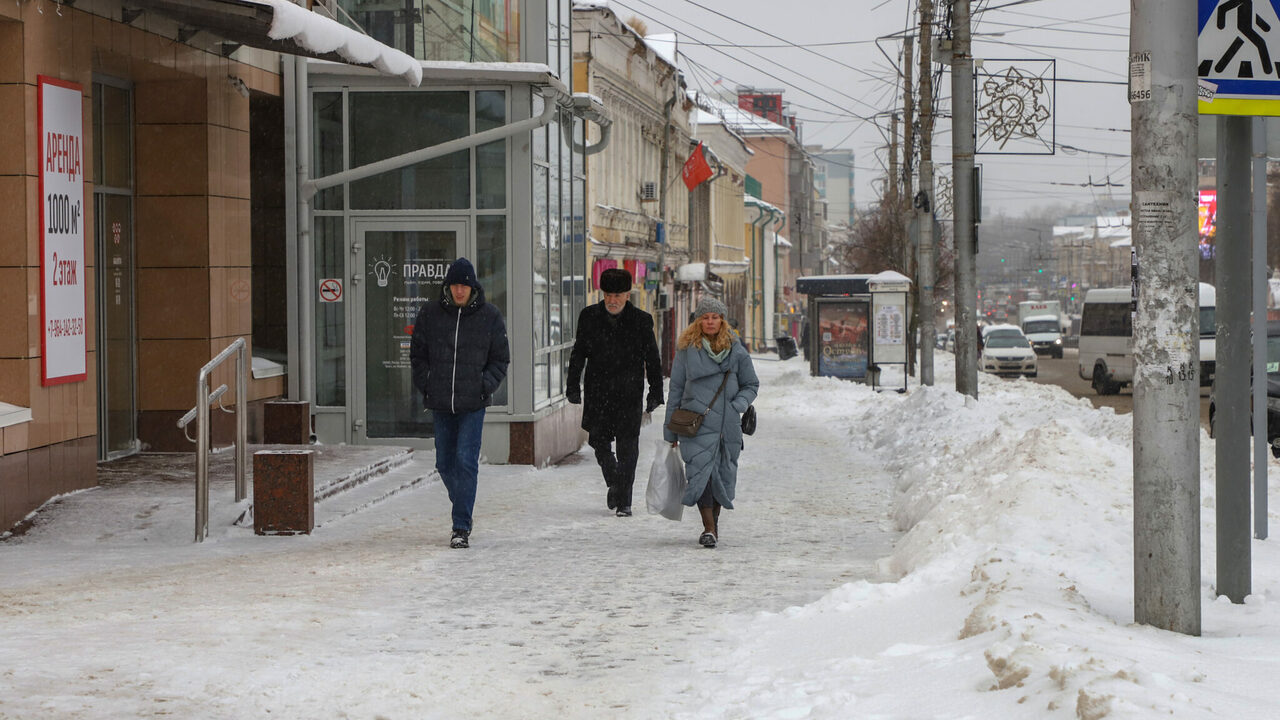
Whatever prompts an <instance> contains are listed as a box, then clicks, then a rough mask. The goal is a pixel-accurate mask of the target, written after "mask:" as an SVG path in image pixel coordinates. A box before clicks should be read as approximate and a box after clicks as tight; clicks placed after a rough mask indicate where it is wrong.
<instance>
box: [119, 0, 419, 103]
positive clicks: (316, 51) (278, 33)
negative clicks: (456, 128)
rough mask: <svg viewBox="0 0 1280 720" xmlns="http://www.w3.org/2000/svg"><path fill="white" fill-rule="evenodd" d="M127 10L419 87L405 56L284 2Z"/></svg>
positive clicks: (219, 0) (202, 0) (162, 3)
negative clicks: (359, 67) (372, 71)
mask: <svg viewBox="0 0 1280 720" xmlns="http://www.w3.org/2000/svg"><path fill="white" fill-rule="evenodd" d="M129 5H130V6H131V7H135V8H140V9H143V10H153V11H155V12H157V13H160V14H162V15H166V16H168V17H171V18H173V19H174V20H177V21H178V22H179V23H180V24H182V25H185V26H189V27H191V28H192V29H197V30H207V31H209V32H211V33H213V34H214V35H217V36H219V37H222V38H225V39H227V40H230V41H232V42H236V43H240V44H241V45H248V46H249V47H255V48H261V49H263V50H274V51H276V52H281V53H286V54H289V55H303V56H306V57H313V58H318V59H320V60H330V61H334V62H341V63H348V64H352V65H365V66H368V67H372V68H376V69H377V70H379V71H380V72H383V73H386V74H387V75H396V76H399V77H402V78H404V79H405V80H406V81H407V82H408V83H409V84H410V85H418V84H420V83H421V82H422V64H421V63H420V62H418V61H417V60H415V59H413V58H412V57H410V56H409V55H407V54H405V53H403V52H400V51H399V50H396V49H395V48H392V47H390V46H388V45H385V44H383V43H380V42H378V41H377V40H374V39H373V38H371V37H369V36H368V35H365V34H363V33H360V32H358V31H356V30H353V29H351V28H349V27H346V26H345V25H342V24H340V23H338V22H336V21H334V20H332V19H330V18H327V17H324V16H323V15H320V14H318V13H314V12H311V11H310V10H307V9H306V8H303V7H301V6H298V5H294V4H293V3H291V2H288V1H287V0H129Z"/></svg>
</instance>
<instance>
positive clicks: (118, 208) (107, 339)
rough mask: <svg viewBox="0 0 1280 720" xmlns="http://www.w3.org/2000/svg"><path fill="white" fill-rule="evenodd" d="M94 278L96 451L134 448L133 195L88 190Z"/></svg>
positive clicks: (107, 455)
mask: <svg viewBox="0 0 1280 720" xmlns="http://www.w3.org/2000/svg"><path fill="white" fill-rule="evenodd" d="M94 217H96V218H97V223H96V224H97V228H96V229H97V233H96V235H97V238H96V241H97V259H98V266H97V276H98V277H97V283H98V297H97V301H98V428H99V430H98V445H99V447H98V456H99V457H100V458H102V459H104V460H110V459H113V458H116V457H120V456H122V455H128V454H130V453H134V452H137V450H138V423H137V417H138V414H137V387H136V385H137V374H136V372H135V361H134V348H135V347H136V346H135V338H134V325H133V313H134V301H133V198H132V197H130V196H128V195H106V194H102V193H98V194H95V196H94Z"/></svg>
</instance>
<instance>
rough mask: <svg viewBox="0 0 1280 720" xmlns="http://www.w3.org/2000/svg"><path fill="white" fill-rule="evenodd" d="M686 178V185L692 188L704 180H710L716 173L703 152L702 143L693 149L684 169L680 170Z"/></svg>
mask: <svg viewBox="0 0 1280 720" xmlns="http://www.w3.org/2000/svg"><path fill="white" fill-rule="evenodd" d="M680 175H681V177H683V178H684V185H685V187H687V188H689V189H690V190H692V189H694V188H696V187H698V186H699V185H701V184H702V183H703V182H705V181H707V180H710V179H711V176H712V175H715V173H714V172H713V171H712V170H711V166H710V165H708V164H707V157H706V155H705V154H704V153H703V152H702V143H698V147H696V148H694V149H693V152H692V153H690V154H689V159H688V160H686V161H685V163H684V170H682V171H681V172H680Z"/></svg>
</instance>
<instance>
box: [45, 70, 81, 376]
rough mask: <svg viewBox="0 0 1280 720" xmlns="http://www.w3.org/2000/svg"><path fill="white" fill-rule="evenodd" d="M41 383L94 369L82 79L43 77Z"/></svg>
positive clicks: (79, 374) (78, 374)
mask: <svg viewBox="0 0 1280 720" xmlns="http://www.w3.org/2000/svg"><path fill="white" fill-rule="evenodd" d="M37 83H38V85H37V90H36V123H37V132H38V133H39V143H40V144H39V149H38V154H37V155H38V159H39V164H40V175H39V178H40V277H41V282H40V323H41V333H40V350H41V352H40V356H41V363H40V364H41V383H42V384H44V385H46V386H47V385H59V384H62V383H70V382H79V381H82V380H84V379H85V377H86V376H87V370H86V363H87V354H86V351H87V346H86V340H85V333H86V331H87V323H86V317H85V315H86V309H85V284H86V282H87V281H88V277H87V271H86V267H85V255H84V242H85V241H84V238H85V235H84V233H85V212H84V170H85V158H84V108H83V90H82V88H81V86H80V85H78V84H76V83H71V82H66V81H63V80H58V79H55V78H49V77H45V76H43V75H41V76H39V77H38V78H37Z"/></svg>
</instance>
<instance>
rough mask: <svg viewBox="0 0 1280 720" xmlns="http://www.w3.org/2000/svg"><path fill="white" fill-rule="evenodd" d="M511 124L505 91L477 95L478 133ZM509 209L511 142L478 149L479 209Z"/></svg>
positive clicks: (484, 91)
mask: <svg viewBox="0 0 1280 720" xmlns="http://www.w3.org/2000/svg"><path fill="white" fill-rule="evenodd" d="M506 123H507V94H506V93H505V92H503V91H501V90H480V91H478V92H476V132H484V131H485V130H492V129H494V128H498V127H501V126H503V125H505V124H506ZM506 206H507V141H506V140H499V141H497V142H491V143H489V144H487V145H481V146H480V147H478V148H476V207H477V208H479V209H481V210H497V209H502V208H505V207H506Z"/></svg>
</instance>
